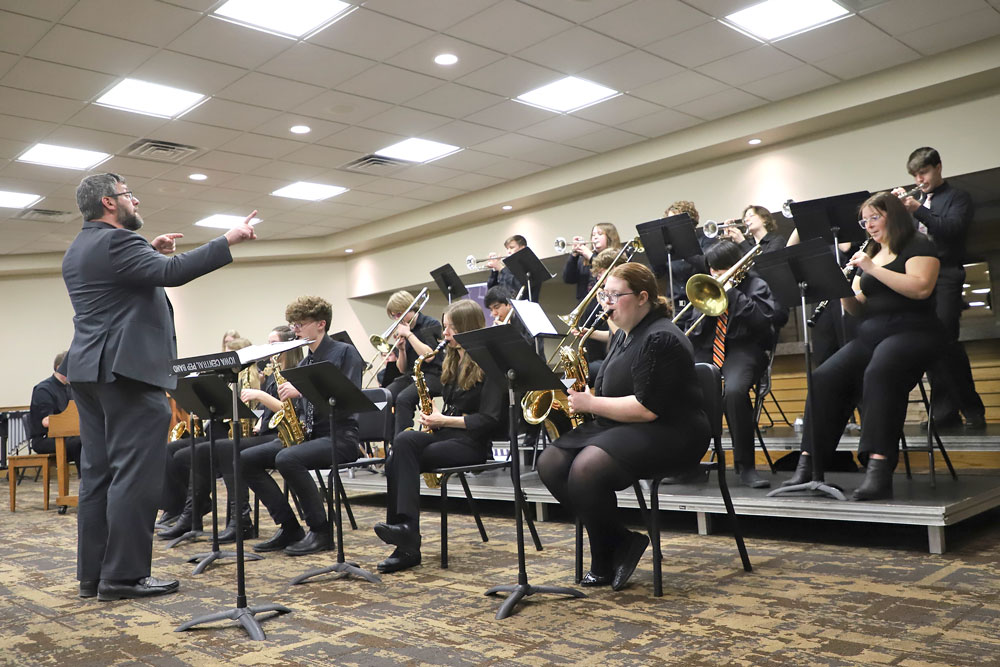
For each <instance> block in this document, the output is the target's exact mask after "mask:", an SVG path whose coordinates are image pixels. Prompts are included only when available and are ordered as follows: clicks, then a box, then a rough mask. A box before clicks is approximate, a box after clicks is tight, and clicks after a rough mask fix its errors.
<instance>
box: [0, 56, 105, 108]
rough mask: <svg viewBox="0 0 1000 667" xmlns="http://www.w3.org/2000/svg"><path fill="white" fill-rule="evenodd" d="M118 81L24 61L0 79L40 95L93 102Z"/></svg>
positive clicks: (45, 63) (67, 68) (37, 61)
mask: <svg viewBox="0 0 1000 667" xmlns="http://www.w3.org/2000/svg"><path fill="white" fill-rule="evenodd" d="M114 80H115V79H114V77H112V76H108V75H107V74H98V73H97V72H91V71H89V70H85V69H78V68H76V67H67V66H66V65H56V64H55V63H47V62H44V61H42V60H34V59H33V58H22V59H21V60H20V62H18V63H17V64H16V65H14V66H13V67H12V68H11V69H10V71H9V72H7V74H6V75H5V76H4V77H3V79H0V83H2V84H3V85H5V86H10V87H12V88H21V89H22V90H31V91H34V92H36V93H48V94H49V95H56V96H58V97H70V98H73V99H77V100H91V99H94V98H95V97H97V96H98V95H99V94H100V93H102V92H103V91H104V90H105V89H106V88H109V87H110V86H111V84H112V83H114Z"/></svg>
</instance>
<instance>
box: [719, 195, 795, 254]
mask: <svg viewBox="0 0 1000 667" xmlns="http://www.w3.org/2000/svg"><path fill="white" fill-rule="evenodd" d="M743 224H744V225H745V226H746V234H744V233H743V231H742V230H740V228H739V226H738V225H732V226H730V227H727V228H726V235H727V236H729V238H730V239H731V240H732V241H733V242H734V243H736V244H737V245H738V246H739V247H740V250H742V251H743V252H744V253H745V252H747V251H749V250H750V248H752V247H754V246H755V245H759V246H760V251H761V253H765V252H772V251H774V250H780V249H781V248H784V247H785V238H784V237H783V236H782V235H781V234H779V233H778V224H777V223H776V222H775V221H774V216H772V215H771V212H770V211H768V210H767V209H766V208H764V207H763V206H757V205H755V204H751V205H749V206H747V207H746V208H745V209H743Z"/></svg>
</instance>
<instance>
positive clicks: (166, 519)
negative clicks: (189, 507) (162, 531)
mask: <svg viewBox="0 0 1000 667" xmlns="http://www.w3.org/2000/svg"><path fill="white" fill-rule="evenodd" d="M180 516H181V513H180V512H178V513H176V514H171V513H170V512H168V511H167V510H163V512H162V513H161V514H160V518H159V519H157V520H156V525H157V526H159V527H160V528H167V527H168V526H172V525H174V522H175V521H177V519H179V518H180Z"/></svg>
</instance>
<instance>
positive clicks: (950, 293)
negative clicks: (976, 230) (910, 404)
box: [893, 147, 986, 429]
mask: <svg viewBox="0 0 1000 667" xmlns="http://www.w3.org/2000/svg"><path fill="white" fill-rule="evenodd" d="M906 170H907V171H908V172H909V174H910V176H912V177H913V180H914V181H915V182H916V185H917V188H915V189H917V190H918V192H917V193H912V191H911V192H910V193H906V192H904V190H903V188H896V189H895V190H893V194H895V195H897V196H900V197H903V200H902V202H903V206H904V207H906V211H907V212H908V213H909V214H910V215H912V216H913V219H914V220H915V221H916V223H917V224H918V226H919V228H920V231H923V232H926V234H927V235H928V236H929V237H930V238H931V240H932V241H934V243H935V245H937V257H938V259H939V260H940V261H941V270H940V271H939V272H938V279H937V285H936V296H935V298H936V304H937V305H936V312H937V317H938V319H939V320H941V323H942V324H943V325H944V328H945V334H946V335H947V342H946V344H945V348H944V350H942V353H941V354H940V355H939V357H938V363H937V364H936V365H935V366H934V368H932V369H931V370H930V371H929V373H928V375H930V379H931V389H932V391H931V393H932V395H933V397H934V410H933V412H934V423H935V424H936V425H938V426H960V425H961V424H962V418H961V417H960V416H959V413H961V414H963V415H965V427H966V428H970V429H983V428H986V410H985V408H984V407H983V401H982V399H981V398H980V397H979V394H978V393H977V392H976V386H975V383H974V382H973V380H972V370H971V368H970V367H969V356H968V355H967V354H966V352H965V347H964V346H963V345H962V343H960V342H959V341H958V332H959V326H960V323H959V320H960V318H961V317H962V309H963V307H964V304H963V303H962V285H963V283H964V282H965V268H964V267H963V266H962V263H963V262H964V261H965V237H966V234H967V232H968V228H969V223H971V222H972V215H973V204H972V198H971V197H970V196H969V194H968V193H967V192H965V191H964V190H960V189H958V188H956V187H953V186H952V185H951V184H950V183H948V182H947V181H946V180H944V178H943V177H942V175H941V156H940V155H939V154H938V152H937V151H936V150H934V149H933V148H929V147H923V148H918V149H917V150H915V151H913V152H912V153H911V154H910V157H909V159H908V160H907V162H906ZM911 194H916V196H910V195H911Z"/></svg>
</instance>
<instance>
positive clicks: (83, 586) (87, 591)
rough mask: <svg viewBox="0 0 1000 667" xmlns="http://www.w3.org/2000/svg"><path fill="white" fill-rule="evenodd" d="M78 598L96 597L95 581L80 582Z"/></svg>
mask: <svg viewBox="0 0 1000 667" xmlns="http://www.w3.org/2000/svg"><path fill="white" fill-rule="evenodd" d="M80 597H82V598H96V597H97V579H88V580H87V581H81V582H80Z"/></svg>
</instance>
